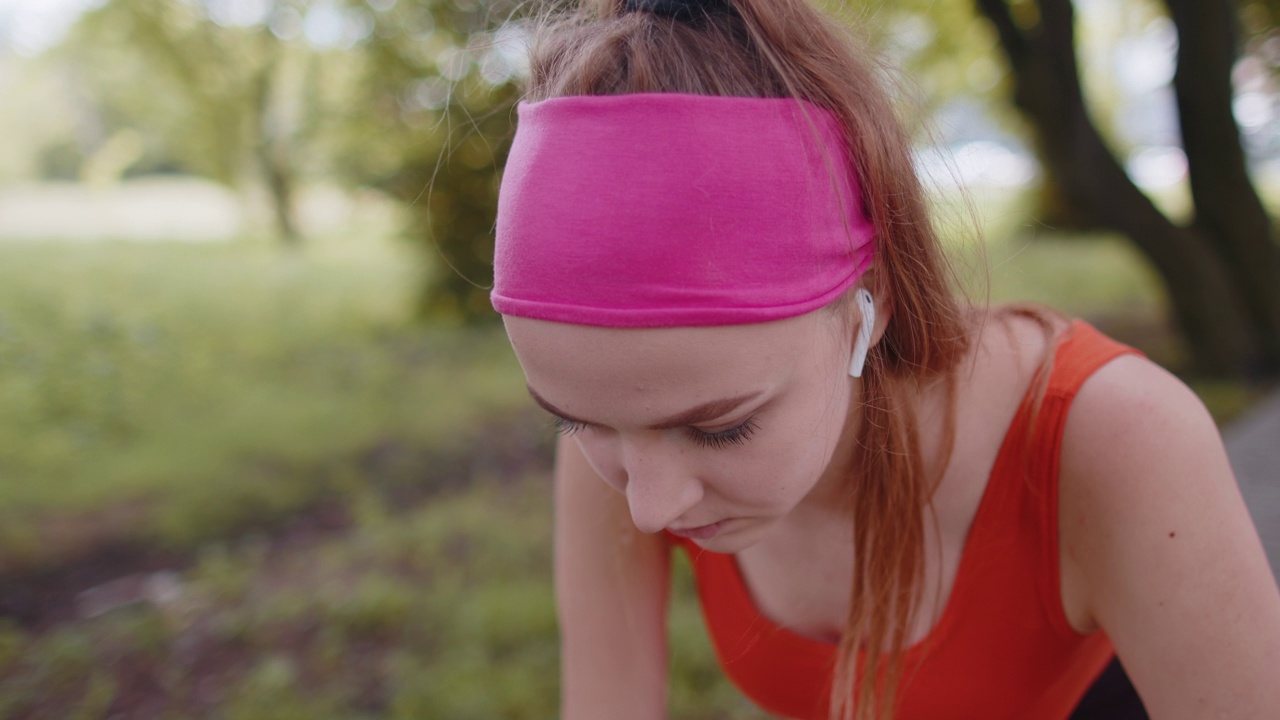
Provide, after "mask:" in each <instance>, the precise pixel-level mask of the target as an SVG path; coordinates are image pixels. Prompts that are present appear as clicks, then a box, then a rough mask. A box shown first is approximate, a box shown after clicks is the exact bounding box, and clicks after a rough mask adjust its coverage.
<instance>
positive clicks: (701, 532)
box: [667, 520, 728, 540]
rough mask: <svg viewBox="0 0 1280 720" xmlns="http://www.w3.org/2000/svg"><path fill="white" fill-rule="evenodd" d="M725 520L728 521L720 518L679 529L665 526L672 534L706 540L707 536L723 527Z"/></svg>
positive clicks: (713, 534)
mask: <svg viewBox="0 0 1280 720" xmlns="http://www.w3.org/2000/svg"><path fill="white" fill-rule="evenodd" d="M726 522H728V521H727V520H721V521H720V522H715V523H711V524H710V525H700V526H698V527H692V528H681V529H679V530H677V529H675V528H667V531H668V532H670V533H671V534H672V535H679V536H680V537H683V538H689V539H690V540H706V539H707V538H710V537H714V536H715V534H716V533H718V532H720V528H721V527H723V526H724V524H725V523H726Z"/></svg>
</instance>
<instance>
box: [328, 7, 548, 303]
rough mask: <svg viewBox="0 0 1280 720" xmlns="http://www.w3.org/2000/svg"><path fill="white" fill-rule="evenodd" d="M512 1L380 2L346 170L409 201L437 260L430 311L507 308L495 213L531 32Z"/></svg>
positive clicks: (416, 228) (418, 235)
mask: <svg viewBox="0 0 1280 720" xmlns="http://www.w3.org/2000/svg"><path fill="white" fill-rule="evenodd" d="M515 7H516V4H515V3H508V2H496V3H495V2H486V3H472V2H444V1H436V0H401V2H397V3H395V4H394V6H393V7H391V8H389V9H388V10H385V11H383V12H380V13H378V14H377V16H376V17H377V23H378V25H377V27H378V29H377V30H376V31H375V38H376V40H375V41H373V42H370V43H369V44H368V45H367V47H366V48H365V53H364V75H363V79H362V82H361V83H360V84H359V88H360V90H359V93H358V94H357V95H356V97H355V98H353V100H354V102H355V104H356V106H357V107H363V108H376V109H377V112H372V113H363V114H358V115H357V114H351V115H349V116H348V120H349V124H348V125H347V130H346V132H345V133H344V135H343V138H344V140H343V145H342V146H341V147H340V148H339V149H338V150H337V151H336V156H337V158H338V160H337V162H338V163H339V165H340V167H341V168H342V171H341V173H342V175H343V176H344V177H348V178H352V179H355V180H357V181H359V182H366V183H370V184H373V185H375V186H377V187H379V188H381V189H384V190H386V191H387V192H389V193H390V194H391V195H393V196H394V197H396V198H399V199H400V200H402V201H403V202H405V203H406V204H407V206H408V207H409V209H410V212H411V216H412V220H411V223H410V227H409V235H410V236H411V237H412V238H413V239H414V241H415V242H417V243H420V244H421V246H422V249H423V251H424V253H425V255H426V256H427V257H428V258H430V259H431V261H432V267H431V271H430V274H429V276H428V278H427V282H426V283H425V285H424V288H423V291H422V294H421V295H420V297H419V301H418V307H419V310H420V312H421V313H422V314H423V315H425V316H428V317H431V318H433V319H436V320H449V321H476V320H480V319H488V320H490V321H492V320H494V319H496V316H495V315H494V313H493V311H492V309H491V308H490V307H489V299H488V287H489V285H490V284H491V283H492V277H493V271H492V264H493V221H494V217H495V215H496V212H497V191H498V182H499V177H500V173H501V169H502V165H503V163H504V161H505V159H506V155H507V148H508V146H509V143H510V139H511V135H512V130H513V121H514V111H513V107H514V105H515V102H516V100H517V99H518V96H519V90H518V87H517V84H516V82H517V78H518V76H519V73H520V72H521V65H522V60H521V53H523V51H524V49H523V42H524V39H523V35H522V30H521V25H520V24H519V23H518V22H515V21H511V22H508V21H509V20H510V19H511V18H512V17H513V13H514V12H515Z"/></svg>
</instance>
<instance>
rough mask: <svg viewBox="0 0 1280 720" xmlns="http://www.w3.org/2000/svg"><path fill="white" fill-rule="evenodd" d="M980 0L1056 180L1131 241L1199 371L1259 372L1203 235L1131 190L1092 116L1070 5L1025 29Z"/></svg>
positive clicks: (1060, 4)
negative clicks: (1158, 284)
mask: <svg viewBox="0 0 1280 720" xmlns="http://www.w3.org/2000/svg"><path fill="white" fill-rule="evenodd" d="M976 2H977V6H978V9H979V11H980V12H982V13H983V14H984V15H985V16H986V17H987V18H988V19H990V20H991V22H992V23H993V24H994V25H995V28H996V31H997V34H998V37H999V40H1000V45H1001V48H1002V49H1003V51H1004V53H1005V56H1006V58H1007V59H1008V61H1009V65H1010V67H1011V69H1012V70H1013V77H1014V87H1015V90H1014V104H1015V105H1016V106H1017V107H1018V108H1019V110H1021V111H1022V113H1023V115H1024V116H1025V117H1026V118H1027V119H1028V120H1029V121H1030V123H1031V124H1032V126H1033V127H1034V128H1035V131H1036V138H1037V143H1038V146H1039V151H1040V156H1041V159H1042V160H1043V162H1044V164H1045V169H1046V172H1048V173H1049V175H1050V177H1051V179H1052V181H1053V182H1054V183H1056V184H1057V186H1058V187H1059V188H1060V189H1061V191H1062V192H1063V193H1064V195H1066V196H1067V198H1068V200H1069V202H1070V203H1071V204H1072V205H1073V206H1076V207H1079V208H1082V209H1085V210H1087V211H1088V212H1090V213H1091V214H1092V215H1093V216H1094V217H1095V219H1096V220H1097V222H1098V224H1099V225H1101V226H1104V227H1110V228H1113V229H1115V230H1117V231H1119V232H1121V233H1124V234H1125V235H1127V236H1128V237H1129V238H1130V239H1131V240H1132V241H1133V242H1134V244H1135V245H1137V247H1138V248H1139V250H1140V251H1141V252H1142V253H1143V254H1144V255H1145V256H1146V257H1147V259H1148V260H1149V261H1150V262H1151V263H1152V265H1153V266H1155V269H1156V271H1157V272H1158V273H1159V274H1160V276H1161V278H1162V279H1163V281H1164V284H1165V288H1166V290H1167V292H1168V297H1169V300H1170V304H1171V306H1172V310H1173V313H1174V316H1175V318H1176V319H1177V322H1178V324H1179V325H1180V326H1181V328H1182V330H1183V333H1184V335H1185V337H1186V341H1187V346H1188V350H1189V352H1190V355H1191V360H1192V363H1193V365H1194V366H1195V369H1196V370H1197V371H1200V372H1204V373H1208V374H1213V375H1240V374H1242V373H1246V372H1248V371H1250V370H1252V369H1254V367H1255V365H1256V360H1257V357H1258V351H1259V348H1258V345H1257V343H1256V340H1255V334H1254V331H1253V327H1252V325H1251V324H1249V323H1248V322H1247V321H1246V320H1245V318H1244V315H1243V312H1242V310H1243V307H1244V303H1243V301H1242V299H1241V296H1240V294H1239V293H1238V292H1237V290H1236V288H1235V287H1233V285H1232V283H1231V282H1230V275H1229V272H1228V270H1227V268H1226V265H1225V264H1224V263H1223V262H1222V260H1221V259H1220V258H1219V257H1218V256H1217V255H1216V254H1215V253H1214V252H1213V251H1212V249H1211V247H1210V246H1209V245H1208V244H1207V243H1206V242H1205V240H1204V238H1203V237H1202V236H1201V234H1200V232H1199V231H1198V230H1197V229H1195V228H1183V227H1180V226H1178V225H1176V224H1175V223H1173V222H1172V221H1170V220H1169V219H1168V218H1167V217H1165V216H1164V215H1163V214H1162V213H1161V212H1160V211H1159V210H1158V209H1157V208H1156V207H1155V205H1154V204H1153V203H1152V202H1151V200H1150V198H1148V197H1147V196H1146V195H1144V194H1143V193H1142V191H1141V190H1139V189H1138V187H1137V186H1136V185H1134V183H1133V181H1132V180H1131V179H1130V178H1129V176H1128V175H1127V174H1126V173H1125V171H1124V168H1123V167H1122V166H1121V164H1120V162H1119V160H1117V159H1116V156H1115V155H1114V153H1112V152H1111V150H1110V149H1109V148H1108V147H1107V146H1106V143H1105V142H1104V141H1103V139H1102V136H1101V135H1100V134H1099V133H1098V130H1097V127H1096V126H1095V125H1094V124H1093V121H1092V120H1091V119H1090V117H1089V114H1088V111H1087V109H1086V107H1085V103H1084V94H1083V91H1082V90H1081V86H1080V80H1079V74H1078V68H1077V63H1076V55H1075V32H1074V26H1073V23H1074V12H1073V7H1072V4H1071V2H1070V0H1040V2H1039V7H1040V21H1039V23H1038V24H1037V25H1036V26H1034V27H1032V28H1030V29H1027V30H1023V29H1022V28H1020V27H1019V26H1018V25H1017V24H1016V23H1015V22H1014V20H1013V18H1012V16H1011V15H1010V12H1009V7H1008V5H1007V4H1006V2H1005V0H976Z"/></svg>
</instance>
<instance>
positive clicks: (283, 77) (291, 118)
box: [60, 0, 324, 244]
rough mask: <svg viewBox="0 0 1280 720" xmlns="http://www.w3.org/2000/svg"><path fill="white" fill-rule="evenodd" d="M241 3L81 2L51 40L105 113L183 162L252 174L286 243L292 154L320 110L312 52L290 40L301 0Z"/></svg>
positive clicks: (229, 179)
mask: <svg viewBox="0 0 1280 720" xmlns="http://www.w3.org/2000/svg"><path fill="white" fill-rule="evenodd" d="M241 7H242V9H240V10H236V8H235V6H234V4H229V3H227V2H218V0H182V1H181V2H172V1H170V0H109V1H108V2H106V3H105V4H104V5H103V6H102V7H100V8H97V9H96V10H93V11H92V12H90V13H88V14H86V16H85V17H84V18H83V19H82V20H81V21H80V23H79V24H78V25H77V27H76V29H75V31H74V32H73V34H72V36H71V37H70V38H69V40H68V41H67V42H66V43H64V44H63V46H62V48H61V50H60V52H61V54H62V55H63V56H64V57H65V58H66V60H67V61H68V62H69V63H70V64H71V65H72V66H73V67H75V68H76V70H77V71H78V72H79V73H80V74H81V75H82V76H83V77H84V78H85V82H86V84H87V85H89V86H90V87H91V88H92V90H93V92H94V93H95V95H96V96H97V100H98V102H99V103H100V104H101V105H102V111H103V112H104V114H106V115H107V116H108V119H109V121H110V122H111V124H115V125H123V126H128V127H135V128H138V129H140V130H142V131H143V132H145V133H146V134H147V135H148V136H149V137H151V138H154V139H155V142H157V143H158V144H160V145H162V146H163V150H162V153H163V154H168V155H169V156H171V157H173V158H175V159H177V160H178V161H179V162H180V163H181V164H182V165H183V166H184V167H185V168H186V169H187V170H188V171H190V172H194V173H196V174H200V175H203V176H206V177H209V178H211V179H214V180H217V181H219V182H223V183H227V184H229V185H237V186H238V185H243V184H244V183H245V182H246V181H248V180H249V179H251V178H257V179H260V180H261V182H262V185H263V186H264V187H265V188H266V189H267V191H268V196H269V197H270V199H271V207H272V210H273V216H274V219H275V225H276V229H277V232H278V234H279V236H280V237H281V238H282V239H283V240H284V241H285V242H286V243H289V244H293V243H296V242H297V240H298V237H299V236H298V229H297V224H296V222H295V220H294V208H293V204H294V203H293V196H294V188H295V185H296V183H297V178H298V176H299V173H300V172H301V170H302V167H301V166H302V154H303V151H304V148H305V146H306V145H307V143H308V141H309V140H310V139H311V136H312V135H313V134H314V131H315V127H316V124H317V123H318V122H319V119H320V118H322V117H323V116H324V113H323V112H322V111H321V108H320V107H318V104H317V102H316V98H317V97H318V95H319V94H318V93H317V92H316V87H317V83H318V77H317V72H316V70H317V63H318V62H319V60H320V58H319V56H318V54H317V53H316V52H315V50H314V48H311V47H308V46H306V45H305V44H302V43H298V42H289V41H288V35H289V31H288V25H289V19H290V18H294V19H296V22H298V23H300V21H301V14H300V10H299V8H300V7H302V3H301V0H298V1H297V2H295V1H293V0H262V2H258V3H249V4H247V5H246V4H241ZM243 8H248V9H249V10H251V11H252V13H251V14H250V15H246V14H245V10H244V9H243ZM282 28H283V30H282ZM139 79H144V81H143V82H139Z"/></svg>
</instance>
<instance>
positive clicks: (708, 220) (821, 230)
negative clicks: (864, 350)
mask: <svg viewBox="0 0 1280 720" xmlns="http://www.w3.org/2000/svg"><path fill="white" fill-rule="evenodd" d="M842 137H843V134H842V132H841V128H840V124H839V122H838V121H837V119H836V117H835V116H834V115H833V114H832V113H830V112H828V111H826V110H823V109H821V108H819V107H817V106H816V105H812V104H810V103H807V102H803V101H798V100H791V99H764V98H742V97H713V96H705V95H679V94H672V93H660V94H637V95H612V96H575V97H563V98H556V99H552V100H544V101H542V102H536V103H521V104H520V106H519V125H518V131H517V132H516V136H515V142H514V144H513V145H512V148H511V155H510V158H509V159H508V160H507V167H506V171H505V174H504V175H503V178H502V189H501V192H500V194H499V199H498V226H497V236H498V237H497V248H496V251H495V256H494V287H493V292H492V294H491V300H492V302H493V307H494V308H495V309H496V310H497V311H498V312H500V313H502V314H504V315H519V316H522V317H529V318H537V319H542V320H553V321H557V322H566V323H574V324H579V325H600V326H607V327H669V326H693V325H730V324H747V323H757V322H767V321H770V320H780V319H783V318H788V317H794V316H796V315H802V314H804V313H807V312H810V311H812V310H816V309H818V308H820V307H823V306H825V305H827V304H829V303H830V302H832V301H834V300H835V299H836V298H838V297H839V296H840V294H841V293H843V292H844V291H845V290H846V289H848V288H849V287H850V286H851V285H853V284H854V283H855V282H856V281H857V280H858V278H859V277H861V275H862V273H863V271H865V270H866V268H867V265H868V264H869V263H870V262H871V256H872V253H873V247H872V235H873V229H872V227H871V223H870V222H869V221H868V220H867V219H866V217H865V214H864V213H863V212H862V206H861V201H860V195H859V193H858V188H857V181H856V179H855V177H854V175H853V172H852V171H851V169H850V168H849V167H848V166H847V164H846V160H845V157H846V154H845V150H844V148H845V145H844V142H843V140H842Z"/></svg>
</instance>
